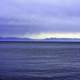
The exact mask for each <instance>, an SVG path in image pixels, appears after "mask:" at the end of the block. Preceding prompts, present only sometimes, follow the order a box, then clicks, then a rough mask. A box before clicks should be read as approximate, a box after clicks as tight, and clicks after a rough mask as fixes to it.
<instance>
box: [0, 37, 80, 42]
mask: <svg viewBox="0 0 80 80" xmlns="http://www.w3.org/2000/svg"><path fill="white" fill-rule="evenodd" d="M0 41H51V42H52V41H53V42H57V41H62V42H65V41H79V42H80V39H77V38H46V39H31V38H16V37H0Z"/></svg>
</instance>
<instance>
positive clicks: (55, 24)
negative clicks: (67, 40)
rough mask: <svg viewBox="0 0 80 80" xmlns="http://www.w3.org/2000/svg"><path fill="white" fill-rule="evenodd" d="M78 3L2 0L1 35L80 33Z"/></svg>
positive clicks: (54, 0)
mask: <svg viewBox="0 0 80 80" xmlns="http://www.w3.org/2000/svg"><path fill="white" fill-rule="evenodd" d="M79 21H80V0H2V1H0V36H1V35H7V36H8V35H15V36H16V35H24V34H26V33H27V34H28V33H30V34H32V33H42V32H79V29H80V28H79V26H80V22H79Z"/></svg>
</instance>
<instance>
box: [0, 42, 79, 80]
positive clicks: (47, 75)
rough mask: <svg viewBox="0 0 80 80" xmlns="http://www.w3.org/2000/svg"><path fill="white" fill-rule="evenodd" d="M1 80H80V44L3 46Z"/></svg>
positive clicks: (10, 44)
mask: <svg viewBox="0 0 80 80" xmlns="http://www.w3.org/2000/svg"><path fill="white" fill-rule="evenodd" d="M0 80H80V43H79V42H0Z"/></svg>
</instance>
